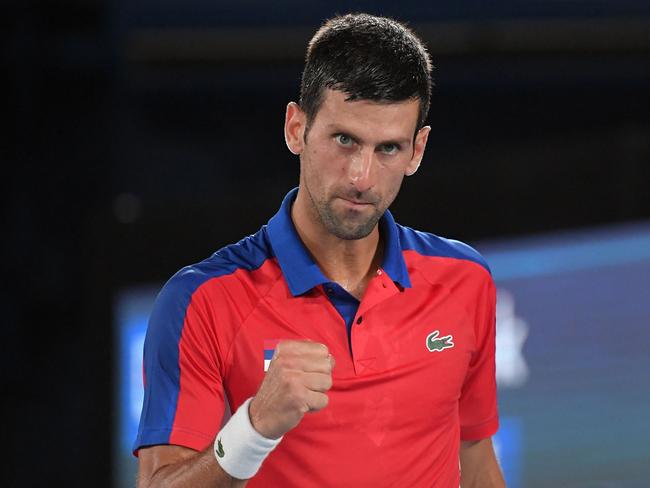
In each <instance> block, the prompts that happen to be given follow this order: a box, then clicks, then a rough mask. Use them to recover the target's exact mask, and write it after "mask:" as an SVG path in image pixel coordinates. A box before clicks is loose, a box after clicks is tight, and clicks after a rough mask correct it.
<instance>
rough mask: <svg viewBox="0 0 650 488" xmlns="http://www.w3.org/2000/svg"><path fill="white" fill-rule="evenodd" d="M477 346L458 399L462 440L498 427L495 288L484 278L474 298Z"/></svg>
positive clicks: (485, 434) (483, 435)
mask: <svg viewBox="0 0 650 488" xmlns="http://www.w3.org/2000/svg"><path fill="white" fill-rule="evenodd" d="M474 330H475V337H476V349H475V351H474V353H473V355H472V359H471V361H470V365H469V369H468V372H467V375H466V377H465V382H464V384H463V389H462V392H461V397H460V401H459V412H460V436H461V440H464V441H469V440H479V439H484V438H488V437H491V436H492V435H494V434H495V433H496V431H497V430H498V428H499V418H498V412H497V392H496V366H495V342H496V340H495V339H496V338H495V334H496V291H495V286H494V282H493V281H492V278H491V277H489V278H488V280H486V285H485V287H484V288H483V292H482V296H481V297H479V299H478V300H477V311H476V323H475V327H474Z"/></svg>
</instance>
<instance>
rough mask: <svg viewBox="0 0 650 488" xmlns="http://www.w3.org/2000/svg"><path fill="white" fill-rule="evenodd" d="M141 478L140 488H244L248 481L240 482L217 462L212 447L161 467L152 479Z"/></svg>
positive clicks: (139, 480)
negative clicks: (189, 487)
mask: <svg viewBox="0 0 650 488" xmlns="http://www.w3.org/2000/svg"><path fill="white" fill-rule="evenodd" d="M146 478H147V479H145V477H143V476H140V477H139V479H138V488H163V487H164V488H176V487H188V486H191V487H195V488H243V487H244V486H246V483H247V481H248V480H238V479H236V478H233V477H231V476H230V475H229V474H228V473H226V472H225V471H224V470H223V468H222V467H221V466H220V465H219V463H218V462H217V460H216V458H215V455H214V451H213V449H212V447H209V448H208V449H206V450H205V451H202V452H197V453H195V454H193V455H191V456H189V457H186V458H185V459H183V460H181V461H177V462H175V463H171V464H167V465H164V466H161V467H160V468H159V469H158V470H156V471H155V472H154V473H153V474H152V475H151V476H150V477H146Z"/></svg>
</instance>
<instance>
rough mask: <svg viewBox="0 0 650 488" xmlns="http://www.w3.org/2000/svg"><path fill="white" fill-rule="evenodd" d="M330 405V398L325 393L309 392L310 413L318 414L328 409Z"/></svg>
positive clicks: (308, 404)
mask: <svg viewBox="0 0 650 488" xmlns="http://www.w3.org/2000/svg"><path fill="white" fill-rule="evenodd" d="M328 403H329V397H328V396H327V395H326V394H325V393H320V392H317V391H309V392H307V406H308V407H309V412H318V411H319V410H322V409H324V408H325V407H327V404H328Z"/></svg>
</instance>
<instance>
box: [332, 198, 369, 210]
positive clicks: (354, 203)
mask: <svg viewBox="0 0 650 488" xmlns="http://www.w3.org/2000/svg"><path fill="white" fill-rule="evenodd" d="M339 200H341V201H342V202H343V204H344V205H345V206H346V207H348V208H351V209H355V210H362V209H365V208H368V207H371V206H373V205H374V203H373V202H369V201H366V200H356V199H353V198H345V197H339Z"/></svg>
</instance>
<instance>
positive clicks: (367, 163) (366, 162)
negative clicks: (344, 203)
mask: <svg viewBox="0 0 650 488" xmlns="http://www.w3.org/2000/svg"><path fill="white" fill-rule="evenodd" d="M374 158H375V152H374V150H373V149H372V148H360V149H359V151H357V152H356V153H355V154H354V155H353V156H352V160H351V161H350V166H349V168H348V172H349V179H350V182H351V183H352V185H353V186H354V187H355V189H356V190H357V191H359V192H365V191H366V190H369V189H370V188H372V187H373V186H374V184H375V181H374V166H375V161H374Z"/></svg>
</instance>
